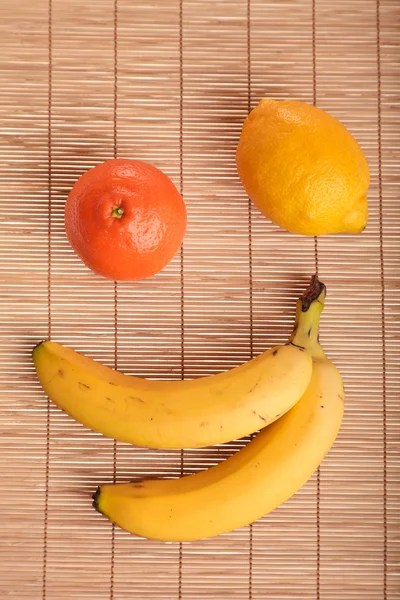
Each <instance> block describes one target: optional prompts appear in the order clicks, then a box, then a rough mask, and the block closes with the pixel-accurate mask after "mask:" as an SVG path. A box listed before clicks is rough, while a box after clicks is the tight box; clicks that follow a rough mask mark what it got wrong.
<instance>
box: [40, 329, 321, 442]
mask: <svg viewBox="0 0 400 600" xmlns="http://www.w3.org/2000/svg"><path fill="white" fill-rule="evenodd" d="M308 326H309V323H308V321H307V322H304V324H302V325H301V326H300V330H301V329H302V327H303V328H306V327H308ZM300 330H299V331H298V332H297V333H296V334H295V336H294V337H293V339H292V340H291V341H290V342H288V343H287V344H285V345H282V346H276V347H275V348H272V349H270V350H268V351H267V352H264V353H263V354H261V355H260V356H258V357H256V358H254V359H252V360H250V361H249V362H247V363H245V364H243V365H241V366H239V367H236V368H234V369H231V370H230V371H227V372H224V373H220V374H218V375H212V376H210V377H203V378H199V379H192V380H186V381H152V380H148V379H143V378H140V377H132V376H128V375H123V374H122V373H118V372H117V371H114V370H112V369H110V368H108V367H105V366H104V365H101V364H99V363H97V362H95V361H93V360H92V359H90V358H88V357H86V356H83V355H82V354H78V353H77V352H74V351H73V350H71V349H69V348H65V347H64V346H62V345H60V344H57V343H54V342H50V341H47V342H42V343H41V344H39V345H38V346H36V348H35V349H34V351H33V360H34V363H35V367H36V371H37V374H38V377H39V380H40V383H41V384H42V387H43V389H44V390H45V392H46V394H47V395H48V396H49V398H50V399H51V400H52V401H53V402H54V403H55V404H57V406H59V407H60V408H62V409H63V410H65V411H66V412H67V413H68V414H69V415H70V416H71V417H73V418H74V419H76V420H77V421H79V422H80V423H83V424H84V425H86V426H87V427H90V428H91V429H93V430H94V431H98V432H100V433H103V434H104V435H106V436H109V437H112V438H115V439H117V440H120V441H123V442H129V443H132V444H136V445H139V446H147V447H149V448H185V447H191V448H199V447H205V446H210V445H212V444H219V443H223V442H228V441H230V440H233V439H236V438H240V437H243V436H245V435H248V434H250V433H253V432H254V431H257V430H259V429H261V428H263V427H265V426H266V425H268V424H270V423H272V422H273V421H275V420H276V419H278V418H279V417H280V416H281V415H282V414H284V413H285V412H287V411H288V410H289V409H290V408H292V406H293V405H294V404H295V403H296V402H297V401H298V400H299V399H300V398H301V396H302V394H303V392H304V391H305V389H306V388H307V385H308V383H309V381H310V378H311V371H312V361H311V357H310V355H309V354H308V353H307V352H305V351H304V347H302V346H301V344H300V343H299V342H298V338H300V334H302V333H304V332H303V331H302V330H301V331H300Z"/></svg>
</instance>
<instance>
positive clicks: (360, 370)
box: [0, 0, 400, 600]
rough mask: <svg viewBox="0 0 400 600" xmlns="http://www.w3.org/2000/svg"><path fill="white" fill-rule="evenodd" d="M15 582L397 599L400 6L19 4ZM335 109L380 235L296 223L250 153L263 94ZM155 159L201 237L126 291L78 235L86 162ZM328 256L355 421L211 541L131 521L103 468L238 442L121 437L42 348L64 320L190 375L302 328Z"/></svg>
mask: <svg viewBox="0 0 400 600" xmlns="http://www.w3.org/2000/svg"><path fill="white" fill-rule="evenodd" d="M0 30H1V34H0V48H1V53H0V66H1V74H0V133H1V150H0V186H1V187H0V190H1V223H0V261H1V264H0V271H1V273H0V277H1V323H2V327H1V347H0V368H1V395H0V403H1V404H0V408H1V413H0V434H1V435H0V476H1V479H0V480H1V486H0V515H1V517H0V518H1V529H0V538H1V544H0V557H1V558H0V597H1V598H16V599H18V600H23V599H29V600H39V599H42V600H63V599H75V598H76V599H78V598H79V599H83V598H87V599H89V598H90V599H93V600H94V599H96V600H103V599H104V600H105V599H113V600H125V599H128V598H129V599H133V598H135V599H141V600H144V599H146V598H147V599H152V600H157V599H164V600H167V599H168V600H178V599H182V600H200V599H205V598H207V599H208V600H222V599H224V598H225V599H227V600H228V599H229V600H233V599H237V600H239V599H240V600H245V599H246V600H247V599H250V600H251V599H253V600H255V599H264V598H268V599H270V598H271V599H276V600H278V599H280V600H283V599H286V600H287V599H290V600H291V599H300V598H302V599H307V600H313V599H317V600H319V599H321V600H351V599H359V600H389V599H390V600H396V599H398V598H400V575H399V572H400V571H399V559H400V550H399V511H398V509H399V505H398V498H399V493H400V484H399V476H400V466H399V458H398V457H399V455H398V443H399V429H400V425H399V394H398V392H399V375H398V373H399V371H398V367H399V352H398V343H399V330H400V325H399V308H398V303H399V237H398V235H399V227H400V203H399V184H400V179H399V158H400V149H399V134H400V110H399V95H398V91H399V75H400V53H399V42H400V36H399V31H400V5H399V4H398V3H396V2H395V0H380V1H379V0H377V1H376V0H362V1H361V0H353V1H352V0H337V1H336V2H330V1H329V0H291V1H289V0H284V1H279V2H269V1H263V0H218V1H217V0H212V1H211V0H202V1H200V0H181V1H180V2H179V0H154V1H153V2H146V1H145V0H143V1H138V0H96V1H94V0H87V1H86V2H81V1H80V0H50V4H49V0H35V1H32V0H2V2H1V6H0ZM265 96H267V97H272V98H297V99H301V100H305V101H308V102H316V103H317V104H318V105H319V106H321V107H322V108H324V109H326V110H327V111H329V112H330V113H332V114H333V115H334V116H336V117H338V118H340V119H341V120H342V121H343V122H344V123H345V124H346V125H347V127H348V128H349V129H350V131H351V132H352V133H353V134H354V135H355V137H356V138H357V139H358V140H359V142H360V143H361V145H362V147H363V149H364V151H365V152H366V155H367V157H368V161H369V165H370V168H371V174H372V183H371V188H370V193H369V204H370V221H369V225H368V227H367V229H366V231H365V232H364V233H363V234H362V235H361V236H340V235H338V236H331V237H324V238H322V239H319V240H318V246H317V248H316V249H315V247H314V240H313V239H309V238H304V237H299V236H295V235H290V234H288V233H286V232H284V231H282V230H280V229H278V228H277V227H275V226H273V225H272V224H271V223H269V222H268V221H267V220H266V219H265V218H264V217H262V216H261V215H260V214H259V213H258V211H257V210H256V209H254V208H253V207H251V206H249V202H248V199H247V197H246V195H245V193H244V191H243V189H242V187H241V185H240V182H239V180H238V176H237V173H236V168H235V161H234V153H235V148H236V144H237V141H238V136H239V133H240V128H241V124H242V122H243V120H244V118H245V116H246V114H247V112H248V110H249V108H250V107H253V106H255V104H256V103H257V102H258V100H259V99H260V98H262V97H265ZM115 155H117V156H120V157H132V158H134V157H135V158H141V159H143V160H147V161H149V162H151V163H153V164H155V165H156V166H158V167H160V168H161V169H163V170H164V171H165V172H166V173H168V174H169V175H170V176H171V177H172V179H173V180H174V181H175V183H176V184H177V186H178V187H179V188H180V189H181V191H182V193H183V195H184V198H185V201H186V203H187V207H188V216H189V225H188V232H187V235H186V238H185V241H184V247H183V250H182V253H181V254H180V255H178V256H177V257H176V258H175V259H174V261H173V262H172V263H171V264H170V265H169V266H168V267H167V268H166V269H165V271H163V272H162V273H161V274H159V275H157V276H156V277H154V278H152V279H150V280H146V281H141V282H134V283H123V284H118V285H117V286H114V283H113V282H110V281H107V280H105V279H101V278H100V277H97V276H96V275H94V274H93V273H91V272H89V271H88V269H86V267H84V265H83V264H82V263H81V262H80V261H79V259H78V258H77V257H76V256H75V254H74V253H73V252H72V250H71V248H70V247H69V245H68V243H67V240H66V236H65V232H64V226H63V207H64V203H65V199H66V195H67V193H68V191H69V189H70V188H71V186H72V184H73V183H74V182H75V180H76V179H77V178H78V176H79V175H80V174H81V173H82V172H83V171H85V170H86V169H87V168H88V167H90V166H92V165H95V164H97V163H98V162H100V161H103V160H105V159H107V158H111V157H113V156H115ZM316 262H318V267H319V273H320V277H321V279H322V280H323V281H324V282H325V283H326V284H327V286H328V300H327V306H326V310H325V312H324V315H323V323H322V341H323V344H324V348H325V349H326V351H327V353H328V354H329V356H330V357H331V358H332V359H333V360H334V361H335V363H336V364H337V365H338V367H339V369H340V371H341V372H342V374H343V376H344V381H345V388H346V416H345V421H344V424H343V428H342V431H341V434H340V436H339V439H338V440H337V442H336V444H335V446H334V449H333V450H332V451H331V453H330V454H329V457H328V458H327V459H326V460H325V461H324V463H323V465H322V467H321V469H320V471H319V473H318V474H316V475H315V476H314V477H313V478H312V479H311V481H310V482H309V483H308V484H307V485H306V486H305V487H304V488H303V489H302V490H301V491H300V492H299V493H298V494H296V495H295V496H294V497H293V498H292V499H291V500H290V501H288V502H287V503H286V504H285V505H284V506H282V507H281V508H279V509H278V510H276V511H275V512H274V513H272V514H271V515H269V516H267V517H265V518H264V519H262V520H261V521H259V522H257V523H255V524H254V525H252V526H250V527H247V528H244V529H241V530H239V531H235V532H233V533H231V534H227V535H223V536H220V537H218V538H215V539H211V540H207V541H202V542H197V543H185V544H182V545H180V544H162V543H157V542H151V541H146V540H143V539H138V538H135V537H133V536H130V535H128V534H127V533H124V532H122V531H121V530H119V529H115V530H114V529H113V528H112V526H111V525H110V523H109V522H108V521H107V520H106V519H104V518H102V517H101V516H100V515H99V514H97V513H95V511H94V510H93V509H92V507H91V501H90V494H91V493H92V492H93V490H94V489H95V487H96V485H97V484H98V483H99V482H106V481H112V480H113V478H114V477H116V478H117V480H118V481H128V480H129V479H131V478H132V477H134V476H135V477H136V476H138V475H144V476H150V475H151V476H154V475H157V476H162V477H175V476H178V475H180V474H181V473H190V472H193V471H195V470H199V469H203V468H206V467H207V466H209V465H211V464H215V463H216V462H218V461H220V460H222V459H223V458H224V457H226V456H228V455H230V454H231V453H232V452H234V451H235V450H237V448H239V447H240V446H242V445H243V444H244V443H245V441H237V442H233V443H232V444H228V445H227V446H224V447H218V448H212V449H204V450H196V451H185V452H184V453H182V454H181V453H180V452H178V451H176V452H172V451H170V452H161V451H152V450H146V449H142V448H134V447H130V446H128V445H124V444H121V443H118V444H114V442H113V441H112V440H108V439H105V438H103V437H102V436H101V435H97V434H95V433H93V432H91V431H89V430H87V429H85V428H84V427H82V426H80V425H79V424H77V423H75V422H74V421H73V420H72V419H70V418H69V417H67V416H66V415H65V414H62V413H61V412H60V411H59V410H58V409H57V408H55V407H54V406H53V405H49V404H48V402H47V399H46V398H45V396H44V394H43V393H42V391H41V389H40V387H39V384H38V382H37V380H36V378H35V375H34V369H33V365H32V361H31V350H32V347H33V346H34V344H36V343H37V342H38V341H39V340H41V339H44V338H47V337H49V336H51V337H52V338H53V339H54V340H57V341H60V342H62V343H65V344H68V345H70V346H72V347H73V348H75V349H77V350H81V351H84V352H86V353H87V354H89V355H90V356H92V357H94V358H96V359H99V360H101V361H103V362H105V363H107V364H109V365H110V366H114V365H117V366H118V368H119V369H120V370H122V371H124V372H127V373H136V374H140V375H144V376H149V377H157V378H180V377H188V378H190V377H194V376H199V375H205V374H209V373H214V372H218V371H221V370H223V369H227V368H230V367H233V366H234V365H237V364H239V363H241V362H242V361H245V360H247V359H248V358H249V356H251V355H252V354H257V353H259V352H261V351H262V350H264V349H265V348H266V347H269V346H270V345H272V344H275V343H279V342H281V341H283V340H284V339H285V338H286V336H287V335H288V333H289V331H290V329H291V324H292V322H293V316H294V303H295V299H296V298H297V296H298V295H299V294H300V293H301V291H302V290H303V289H304V286H305V284H306V282H307V281H308V279H309V277H310V275H311V274H312V273H313V272H314V271H315V269H316Z"/></svg>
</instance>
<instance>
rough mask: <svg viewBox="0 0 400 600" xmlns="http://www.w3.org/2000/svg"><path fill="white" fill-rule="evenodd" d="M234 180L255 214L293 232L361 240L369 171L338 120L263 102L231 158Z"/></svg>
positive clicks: (297, 105)
mask: <svg viewBox="0 0 400 600" xmlns="http://www.w3.org/2000/svg"><path fill="white" fill-rule="evenodd" d="M236 163H237V168H238V172H239V176H240V179H241V180H242V183H243V186H244V188H245V189H246V191H247V193H248V195H249V197H250V198H251V199H252V201H253V202H254V204H255V205H256V206H257V207H258V209H259V210H260V211H261V212H262V213H263V214H264V215H265V216H267V217H268V218H269V219H270V220H271V221H272V222H273V223H275V224H277V225H279V226H280V227H282V228H283V229H287V230H288V231H291V232H293V233H299V234H303V235H322V234H328V233H341V232H343V233H346V232H348V233H360V232H361V231H362V230H363V229H364V228H365V226H366V224H367V220H368V204H367V190H368V186H369V179H370V178H369V170H368V164H367V161H366V158H365V156H364V153H363V151H362V150H361V148H360V146H359V145H358V143H357V142H356V140H355V139H354V138H353V137H352V135H351V134H350V133H349V132H348V131H347V129H346V128H345V127H344V125H342V124H341V123H340V122H339V121H337V120H336V119H335V118H333V117H332V116H330V115H328V114H327V113H326V112H324V111H323V110H321V109H320V108H316V107H315V106H311V105H310V104H306V103H305V102H299V101H295V100H282V101H277V100H261V102H260V103H259V104H258V106H257V107H256V108H255V109H254V110H252V112H251V113H250V114H249V116H248V117H247V119H246V121H245V123H244V125H243V130H242V133H241V136H240V140H239V145H238V148H237V152H236Z"/></svg>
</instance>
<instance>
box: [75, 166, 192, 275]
mask: <svg viewBox="0 0 400 600" xmlns="http://www.w3.org/2000/svg"><path fill="white" fill-rule="evenodd" d="M65 228H66V232H67V236H68V239H69V242H70V244H71V246H72V247H73V249H74V250H75V252H76V253H77V254H78V256H80V258H81V259H82V261H83V262H84V263H85V264H86V265H87V266H88V267H89V268H90V269H92V270H93V271H95V272H96V273H98V274H100V275H103V276H104V277H108V278H110V279H116V280H130V279H131V280H132V279H143V278H145V277H150V276H151V275H154V274H155V273H158V272H159V271H161V270H162V269H163V268H164V267H165V266H166V265H167V264H168V263H169V261H170V260H171V259H172V258H173V257H174V256H175V254H176V253H177V251H178V250H179V247H180V245H181V243H182V240H183V236H184V235H185V231H186V207H185V204H184V202H183V199H182V197H181V195H180V193H179V192H178V190H177V189H176V187H175V186H174V184H173V183H172V181H171V180H170V179H169V177H167V175H165V174H164V173H163V172H162V171H160V170H159V169H157V168H156V167H153V166H152V165H149V164H147V163H145V162H142V161H139V160H129V159H114V160H109V161H106V162H105V163H102V164H100V165H97V166H96V167H94V168H93V169H90V170H89V171H87V172H86V173H84V174H83V175H82V176H81V177H80V178H79V179H78V181H77V182H76V183H75V185H74V187H73V188H72V190H71V192H70V194H69V196H68V199H67V202H66V206H65Z"/></svg>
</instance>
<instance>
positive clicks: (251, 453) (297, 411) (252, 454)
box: [94, 290, 344, 541]
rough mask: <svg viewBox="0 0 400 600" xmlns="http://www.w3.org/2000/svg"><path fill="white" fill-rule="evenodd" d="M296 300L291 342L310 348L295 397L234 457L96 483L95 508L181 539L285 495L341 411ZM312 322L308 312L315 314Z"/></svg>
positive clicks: (331, 376)
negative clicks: (306, 379) (309, 362)
mask: <svg viewBox="0 0 400 600" xmlns="http://www.w3.org/2000/svg"><path fill="white" fill-rule="evenodd" d="M323 297H324V290H321V293H320V294H319V298H318V299H317V300H314V301H313V302H312V304H311V306H310V307H309V309H308V310H307V308H306V310H307V312H302V310H304V308H305V307H307V304H308V302H309V300H310V296H309V297H308V300H307V299H306V300H304V298H303V304H302V302H301V301H299V302H300V304H299V305H298V315H297V316H298V332H300V331H302V332H303V333H302V335H300V336H297V338H295V339H297V340H298V341H300V342H301V343H302V344H304V345H305V346H306V347H307V348H309V349H310V351H311V353H312V356H313V373H312V377H311V381H310V384H309V386H308V388H307V391H306V392H305V394H304V396H303V397H302V398H301V400H300V401H299V402H298V403H297V404H296V405H295V406H294V408H292V409H291V410H290V411H289V412H288V413H287V414H286V415H284V416H283V417H281V418H280V419H279V420H278V421H276V422H275V423H273V424H272V425H270V426H269V427H267V428H266V429H264V430H263V431H261V433H259V434H258V435H257V436H256V437H255V438H254V439H253V440H252V441H251V442H250V443H249V444H248V445H247V446H245V447H244V448H243V449H242V450H240V451H239V452H237V453H236V454H235V455H234V456H232V457H231V458H229V459H227V460H226V461H224V462H222V463H220V464H219V465H217V466H215V467H212V468H210V469H208V470H206V471H203V472H200V473H196V474H194V475H189V476H186V477H182V478H179V479H174V480H146V481H141V482H138V483H129V484H113V485H103V486H101V487H99V488H98V490H97V492H96V494H95V495H94V506H95V508H96V509H97V510H98V511H99V512H101V513H103V514H104V515H105V516H106V517H108V518H109V519H110V520H111V521H113V522H114V523H116V524H117V525H119V526H120V527H122V528H123V529H125V530H127V531H130V532H131V533H135V534H137V535H139V536H143V537H147V538H151V539H157V540H166V541H187V540H197V539H201V538H206V537H212V536H216V535H218V534H220V533H223V532H228V531H231V530H233V529H235V528H237V527H242V526H244V525H247V524H249V523H251V522H252V521H255V520H256V519H258V518H260V517H261V516H263V515H264V514H267V513H269V512H270V511H272V510H274V509H275V508H276V507H277V506H279V505H280V504H281V503H282V502H284V501H285V500H287V499H288V498H290V496H292V495H293V494H294V493H295V492H296V491H297V490H298V489H299V488H300V487H301V486H302V485H303V484H304V483H305V482H306V481H307V480H308V479H309V477H310V476H311V475H312V473H313V472H314V471H315V469H316V468H317V467H318V465H319V464H320V463H321V461H322V459H323V458H324V456H325V454H326V453H327V452H328V450H329V449H330V447H331V446H332V444H333V442H334V440H335V438H336V436H337V433H338V431H339V428H340V424H341V421H342V416H343V407H344V392H343V385H342V379H341V376H340V373H339V371H338V370H337V369H336V367H335V366H334V365H333V364H332V363H331V362H329V361H328V360H327V358H326V357H325V355H324V353H323V350H322V348H321V347H320V345H319V343H318V323H315V322H314V324H313V326H312V328H311V330H307V331H306V333H305V334H304V328H303V323H304V321H307V317H308V315H309V313H310V312H319V311H320V310H321V308H322V303H323ZM314 321H315V319H314Z"/></svg>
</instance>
